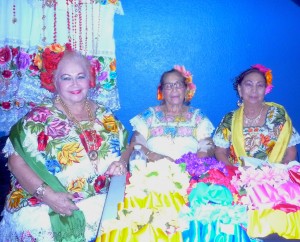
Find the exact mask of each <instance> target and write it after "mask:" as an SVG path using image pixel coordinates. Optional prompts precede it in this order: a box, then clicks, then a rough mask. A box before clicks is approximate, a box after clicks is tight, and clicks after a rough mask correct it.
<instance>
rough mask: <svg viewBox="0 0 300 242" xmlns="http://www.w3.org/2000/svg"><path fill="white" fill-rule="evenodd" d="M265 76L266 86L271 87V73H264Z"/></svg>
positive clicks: (269, 71)
mask: <svg viewBox="0 0 300 242" xmlns="http://www.w3.org/2000/svg"><path fill="white" fill-rule="evenodd" d="M265 76H266V80H267V85H271V84H272V73H271V70H268V71H267V72H266V73H265Z"/></svg>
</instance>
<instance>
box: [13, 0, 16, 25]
mask: <svg viewBox="0 0 300 242" xmlns="http://www.w3.org/2000/svg"><path fill="white" fill-rule="evenodd" d="M12 12H13V18H12V23H13V24H15V23H16V22H17V18H16V0H14V1H13V7H12Z"/></svg>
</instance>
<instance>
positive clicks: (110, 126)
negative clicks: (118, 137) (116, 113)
mask: <svg viewBox="0 0 300 242" xmlns="http://www.w3.org/2000/svg"><path fill="white" fill-rule="evenodd" d="M103 125H104V128H105V129H106V130H108V131H110V132H113V133H117V132H118V125H117V123H116V120H115V118H114V117H113V116H112V115H109V116H105V117H104V121H103Z"/></svg>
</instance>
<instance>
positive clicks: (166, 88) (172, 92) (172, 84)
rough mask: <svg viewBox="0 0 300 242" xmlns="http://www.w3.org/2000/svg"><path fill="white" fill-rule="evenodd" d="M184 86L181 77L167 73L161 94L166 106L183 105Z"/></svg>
mask: <svg viewBox="0 0 300 242" xmlns="http://www.w3.org/2000/svg"><path fill="white" fill-rule="evenodd" d="M185 92H186V86H185V83H184V82H183V78H182V76H180V75H179V74H177V73H169V74H168V75H167V76H166V77H165V80H164V83H163V86H162V93H163V97H164V100H165V102H166V104H169V105H179V104H183V102H184V98H185Z"/></svg>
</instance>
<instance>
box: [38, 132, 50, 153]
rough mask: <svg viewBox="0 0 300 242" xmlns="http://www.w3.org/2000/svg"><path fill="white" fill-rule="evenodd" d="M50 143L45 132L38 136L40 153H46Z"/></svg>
mask: <svg viewBox="0 0 300 242" xmlns="http://www.w3.org/2000/svg"><path fill="white" fill-rule="evenodd" d="M47 142H48V136H47V135H45V133H44V131H42V132H41V133H39V135H38V151H44V150H45V149H46V146H47Z"/></svg>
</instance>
